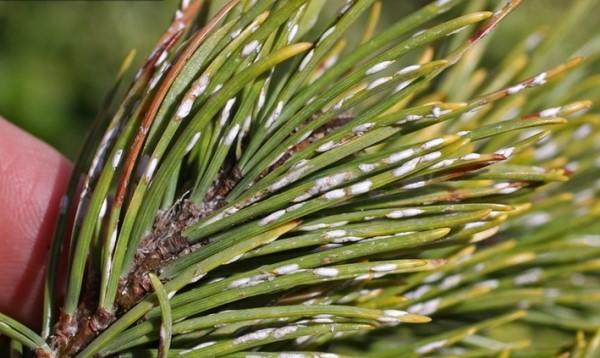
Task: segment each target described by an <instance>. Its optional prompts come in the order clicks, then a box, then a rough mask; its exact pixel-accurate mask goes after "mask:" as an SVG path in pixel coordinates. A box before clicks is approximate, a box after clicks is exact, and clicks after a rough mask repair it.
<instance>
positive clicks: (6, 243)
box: [0, 118, 71, 325]
mask: <svg viewBox="0 0 600 358" xmlns="http://www.w3.org/2000/svg"><path fill="white" fill-rule="evenodd" d="M70 172H71V164H70V163H69V162H68V161H67V160H66V159H65V158H64V157H63V156H62V155H61V154H60V153H58V152H57V151H56V150H54V149H53V148H51V147H50V146H48V145H47V144H45V143H43V142H41V141H40V140H38V139H37V138H34V137H33V136H31V135H29V134H28V133H26V132H24V131H23V130H21V129H19V128H17V127H16V126H14V125H12V124H10V123H8V122H7V121H6V120H4V119H2V118H0V203H1V205H0V233H1V234H2V235H0V287H2V290H0V311H1V312H5V313H7V314H9V315H11V316H12V317H14V318H16V319H19V320H22V321H24V322H26V323H28V324H32V325H36V324H37V323H38V321H39V318H40V317H41V297H42V296H41V288H42V282H43V278H44V268H45V263H46V258H47V252H48V249H49V246H50V240H51V237H52V231H53V228H54V222H55V219H56V215H57V214H58V207H59V205H60V204H59V203H60V200H61V197H62V195H63V193H64V191H65V190H66V185H67V181H68V178H69V175H70Z"/></svg>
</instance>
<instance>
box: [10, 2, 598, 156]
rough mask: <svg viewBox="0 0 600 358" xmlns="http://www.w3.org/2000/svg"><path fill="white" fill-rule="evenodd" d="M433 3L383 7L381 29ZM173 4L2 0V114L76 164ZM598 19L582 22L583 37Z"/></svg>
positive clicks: (502, 49) (509, 39)
mask: <svg viewBox="0 0 600 358" xmlns="http://www.w3.org/2000/svg"><path fill="white" fill-rule="evenodd" d="M469 1H474V0H469ZM572 1H576V0H527V1H524V4H523V5H522V6H521V7H520V8H519V9H518V10H517V11H516V12H515V13H514V14H513V15H512V16H511V17H510V18H509V19H508V20H507V21H506V22H505V23H504V24H503V25H502V26H501V27H500V29H499V31H498V33H497V34H495V36H498V37H501V39H500V41H498V39H496V41H495V42H494V46H492V47H491V50H492V51H491V52H490V53H489V54H488V55H487V56H488V57H487V58H486V61H487V62H488V63H495V62H498V61H499V60H500V59H501V58H502V56H503V54H504V53H506V52H507V51H508V50H509V49H510V47H511V46H512V45H513V44H514V43H516V41H517V40H518V39H519V38H520V37H521V36H523V35H525V34H527V33H530V32H531V31H532V29H536V28H538V27H539V26H540V25H543V24H546V25H550V26H551V25H552V24H554V23H555V22H557V21H558V20H559V18H560V16H561V15H562V14H563V12H564V11H565V10H566V7H568V6H569V4H570V3H572ZM428 2H429V1H425V0H410V1H409V0H406V1H404V0H402V1H401V0H388V1H384V10H385V11H384V13H383V16H384V18H383V19H382V23H381V24H380V26H385V23H386V22H389V21H393V20H394V19H398V18H399V17H401V16H402V15H403V14H405V13H406V12H408V11H410V9H413V8H416V7H420V6H422V5H424V4H426V3H428ZM331 3H332V4H331V6H338V5H339V3H340V1H337V0H331ZM176 6H177V2H176V1H175V0H164V1H0V115H2V116H4V117H6V118H8V119H9V120H11V121H13V122H14V123H16V124H17V125H18V126H20V127H22V128H24V129H26V130H28V131H30V132H32V133H33V134H35V135H36V136H38V137H40V138H42V139H44V140H45V141H47V142H48V143H50V144H51V145H53V146H55V147H56V148H58V149H59V150H60V151H61V152H63V153H64V154H65V155H66V156H68V157H69V158H74V157H75V156H76V154H77V150H78V148H79V146H80V145H81V142H82V140H83V138H84V134H85V131H86V129H87V127H88V125H89V123H90V121H91V120H92V119H93V118H94V116H95V113H96V111H97V109H98V107H99V106H100V104H101V102H102V99H103V97H104V95H105V93H106V91H107V90H108V89H109V88H110V86H111V85H112V83H113V80H114V77H115V75H116V73H117V70H118V68H119V65H120V63H121V61H122V59H123V57H124V56H125V55H126V54H127V52H128V51H129V50H130V49H132V48H135V49H137V51H138V52H137V53H138V55H137V57H136V61H135V64H136V65H138V64H140V62H141V60H142V59H143V58H144V57H145V56H146V55H147V54H148V52H149V51H150V49H151V47H152V46H153V44H154V42H155V41H156V39H157V38H158V37H159V35H160V34H161V33H162V31H163V30H164V29H165V28H166V26H167V25H168V23H169V21H170V18H171V14H172V12H173V11H174V9H175V8H176ZM597 10H598V12H596V13H600V9H597ZM597 17H599V15H596V16H591V18H590V22H589V23H587V24H581V28H582V32H581V33H582V35H583V34H584V33H585V31H586V28H591V26H594V24H595V20H598V19H597ZM132 72H133V71H132Z"/></svg>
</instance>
